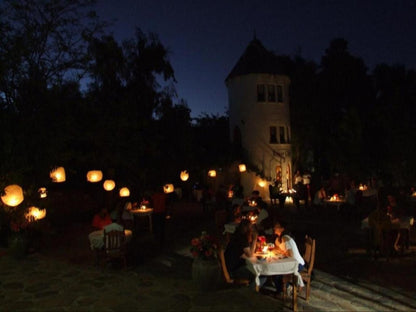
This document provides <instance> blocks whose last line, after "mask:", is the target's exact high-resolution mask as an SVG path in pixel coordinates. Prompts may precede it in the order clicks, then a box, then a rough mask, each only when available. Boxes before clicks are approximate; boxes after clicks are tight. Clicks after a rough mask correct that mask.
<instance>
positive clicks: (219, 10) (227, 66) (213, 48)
mask: <svg viewBox="0 0 416 312" xmlns="http://www.w3.org/2000/svg"><path fill="white" fill-rule="evenodd" d="M97 12H98V14H99V16H100V17H101V18H103V19H105V20H114V25H113V26H112V27H111V28H110V29H109V30H110V31H111V32H112V33H113V34H114V36H115V38H116V39H118V40H122V39H126V38H132V37H133V36H134V29H135V27H140V28H141V29H142V30H143V31H144V32H145V33H148V32H153V33H156V34H157V35H158V36H159V39H160V41H161V42H162V44H163V45H164V46H165V47H166V48H168V50H169V51H170V56H169V59H170V62H171V63H172V66H173V68H174V70H175V77H176V80H177V85H176V88H177V91H178V96H179V97H180V98H183V99H184V100H185V101H186V102H187V104H188V106H189V107H190V109H191V110H192V112H191V115H192V117H198V116H200V115H201V114H202V113H207V114H214V115H224V114H225V112H226V110H227V105H228V104H227V90H226V87H225V84H224V79H225V78H226V76H227V74H228V73H229V72H230V71H231V69H232V68H233V66H234V65H235V63H236V62H237V60H238V59H239V57H240V56H241V54H242V53H243V52H244V50H245V48H246V47H247V45H248V43H249V42H250V41H251V40H252V39H253V36H254V34H256V37H257V38H258V39H259V40H260V41H261V42H262V43H263V44H264V46H265V47H266V48H267V49H269V50H272V51H274V52H275V53H276V54H285V55H290V56H293V55H295V54H300V55H301V56H302V57H304V58H305V59H308V60H314V61H316V62H318V63H319V61H320V59H321V57H322V55H323V54H324V53H325V49H326V48H327V47H328V46H329V42H330V40H331V39H333V38H336V37H342V38H344V39H346V40H347V41H348V42H349V51H350V53H351V54H353V55H355V56H358V57H361V58H362V59H363V60H364V62H365V64H366V65H367V66H368V67H369V70H371V69H373V67H374V66H375V65H377V64H380V63H387V64H389V65H393V64H403V65H405V66H406V68H408V69H411V68H413V69H416V0H375V1H373V0H349V1H344V0H326V1H325V0H255V1H254V0H211V1H200V0H188V1H187V0H117V1H115V0H98V7H97Z"/></svg>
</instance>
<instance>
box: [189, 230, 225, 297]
mask: <svg viewBox="0 0 416 312" xmlns="http://www.w3.org/2000/svg"><path fill="white" fill-rule="evenodd" d="M217 250H218V243H217V241H216V239H215V237H214V236H211V235H209V234H207V233H206V232H202V233H201V236H199V237H195V238H193V239H192V240H191V253H192V256H193V258H194V261H193V263H192V280H193V281H194V282H195V283H196V284H197V286H198V287H199V289H201V290H213V289H215V288H216V286H217V285H218V283H219V281H220V276H221V271H220V267H219V263H218V260H217Z"/></svg>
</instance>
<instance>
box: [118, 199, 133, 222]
mask: <svg viewBox="0 0 416 312" xmlns="http://www.w3.org/2000/svg"><path fill="white" fill-rule="evenodd" d="M133 208H137V206H135V207H133V204H132V203H131V201H130V200H128V199H126V200H124V201H122V202H121V204H120V206H119V209H120V218H121V223H122V224H123V226H124V227H125V228H126V229H132V228H133V223H134V217H133V215H132V214H131V212H130V210H132V209H133Z"/></svg>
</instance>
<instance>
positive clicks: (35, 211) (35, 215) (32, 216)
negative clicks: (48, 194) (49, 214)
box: [25, 206, 46, 221]
mask: <svg viewBox="0 0 416 312" xmlns="http://www.w3.org/2000/svg"><path fill="white" fill-rule="evenodd" d="M45 216H46V209H42V210H40V209H39V208H37V207H35V206H32V207H30V208H29V211H28V212H27V213H26V215H25V217H26V219H27V220H29V221H36V220H40V219H43V218H45Z"/></svg>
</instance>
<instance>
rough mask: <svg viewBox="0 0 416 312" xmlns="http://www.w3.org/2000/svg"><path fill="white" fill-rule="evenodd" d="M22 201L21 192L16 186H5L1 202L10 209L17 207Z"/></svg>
mask: <svg viewBox="0 0 416 312" xmlns="http://www.w3.org/2000/svg"><path fill="white" fill-rule="evenodd" d="M23 199H24V197H23V190H22V188H21V187H20V186H19V185H17V184H12V185H9V186H6V187H5V188H4V195H3V196H2V197H1V200H2V202H3V203H4V204H6V205H7V206H11V207H16V206H18V205H19V204H20V203H21V202H22V201H23Z"/></svg>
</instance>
